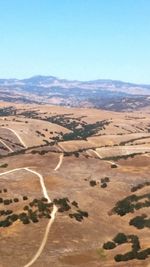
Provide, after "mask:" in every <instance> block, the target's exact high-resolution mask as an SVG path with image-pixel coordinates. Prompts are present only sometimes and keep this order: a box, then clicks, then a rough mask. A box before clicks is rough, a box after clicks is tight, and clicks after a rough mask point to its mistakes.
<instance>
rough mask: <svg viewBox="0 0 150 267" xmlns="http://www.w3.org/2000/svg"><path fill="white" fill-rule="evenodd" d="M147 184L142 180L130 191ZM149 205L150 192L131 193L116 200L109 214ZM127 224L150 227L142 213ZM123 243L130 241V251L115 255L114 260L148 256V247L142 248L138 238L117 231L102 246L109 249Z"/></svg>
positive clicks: (145, 257)
mask: <svg viewBox="0 0 150 267" xmlns="http://www.w3.org/2000/svg"><path fill="white" fill-rule="evenodd" d="M148 185H149V182H144V183H142V184H139V185H137V186H134V187H132V189H131V191H133V192H134V191H137V190H139V189H142V188H143V187H145V186H148ZM141 200H142V201H141ZM149 206H150V193H146V194H143V195H135V194H132V195H129V196H127V197H126V198H124V199H122V200H120V201H118V202H117V203H116V205H115V207H114V208H113V209H112V213H111V215H112V214H117V215H119V216H124V215H126V214H128V213H134V211H135V210H140V209H142V208H145V207H147V208H148V207H149ZM129 225H132V226H134V227H136V228H137V229H139V230H140V229H143V228H145V227H147V228H150V219H149V218H148V216H147V215H146V214H142V215H139V216H136V217H134V218H132V219H130V221H129ZM125 243H131V251H129V252H127V253H125V254H117V255H115V257H114V259H115V261H116V262H121V261H129V260H133V259H138V260H145V259H147V258H148V257H149V256H150V248H146V249H144V250H142V249H141V246H140V240H139V238H138V236H136V235H126V234H124V233H118V234H117V235H116V236H115V237H114V238H113V240H112V241H108V242H106V243H104V244H103V248H104V249H107V250H110V249H114V248H115V247H117V246H119V245H121V244H125Z"/></svg>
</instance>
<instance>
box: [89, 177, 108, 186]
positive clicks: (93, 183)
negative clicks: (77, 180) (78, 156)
mask: <svg viewBox="0 0 150 267" xmlns="http://www.w3.org/2000/svg"><path fill="white" fill-rule="evenodd" d="M109 182H110V178H109V177H107V176H106V177H104V178H101V179H100V186H101V188H106V187H107V184H108V183H109ZM89 184H90V186H92V187H94V186H96V185H98V184H99V181H95V180H90V181H89Z"/></svg>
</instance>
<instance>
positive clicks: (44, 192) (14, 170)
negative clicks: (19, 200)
mask: <svg viewBox="0 0 150 267" xmlns="http://www.w3.org/2000/svg"><path fill="white" fill-rule="evenodd" d="M20 170H26V171H29V172H31V173H33V174H35V175H36V176H38V178H39V180H40V184H41V188H42V191H43V195H44V197H45V198H47V199H48V202H49V203H51V202H52V201H51V199H50V198H49V195H48V193H47V189H46V186H45V183H44V178H43V176H42V175H41V174H40V173H38V172H36V171H34V170H32V169H30V168H29V167H25V168H16V169H13V170H9V171H6V172H3V173H0V176H2V175H5V174H9V173H12V172H16V171H20ZM4 179H5V177H4ZM57 210H58V208H57V207H56V205H53V210H52V213H51V219H50V220H49V222H48V224H47V226H46V229H45V233H44V237H43V239H42V242H41V245H40V247H39V249H38V251H37V252H36V254H35V255H34V256H33V258H32V259H31V260H30V261H29V262H28V263H27V264H25V265H24V267H29V266H31V265H32V264H33V263H34V262H35V261H36V260H37V259H38V258H39V256H40V255H41V253H42V251H43V249H44V247H45V245H46V242H47V239H48V235H49V231H50V229H51V226H52V224H53V222H54V220H55V216H56V213H57Z"/></svg>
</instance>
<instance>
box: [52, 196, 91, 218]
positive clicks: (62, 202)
mask: <svg viewBox="0 0 150 267" xmlns="http://www.w3.org/2000/svg"><path fill="white" fill-rule="evenodd" d="M53 203H54V204H55V205H57V206H58V212H68V211H69V210H71V208H72V207H71V206H74V207H75V208H76V212H73V213H69V217H70V218H74V219H75V220H77V221H78V222H81V221H82V220H83V219H84V217H86V218H87V217H88V212H86V211H82V210H81V209H79V205H78V203H77V202H76V201H72V202H70V200H69V199H68V198H67V197H65V198H59V199H54V200H53Z"/></svg>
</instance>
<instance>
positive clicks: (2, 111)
mask: <svg viewBox="0 0 150 267" xmlns="http://www.w3.org/2000/svg"><path fill="white" fill-rule="evenodd" d="M15 114H16V110H15V108H14V107H13V106H10V107H6V108H0V116H12V115H15Z"/></svg>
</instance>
